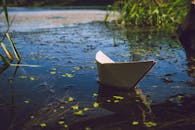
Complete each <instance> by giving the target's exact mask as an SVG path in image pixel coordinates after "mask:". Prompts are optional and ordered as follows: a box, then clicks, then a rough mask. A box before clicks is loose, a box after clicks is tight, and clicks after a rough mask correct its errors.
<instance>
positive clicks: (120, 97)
mask: <svg viewBox="0 0 195 130" xmlns="http://www.w3.org/2000/svg"><path fill="white" fill-rule="evenodd" d="M113 98H114V99H118V100H123V99H124V97H122V96H113Z"/></svg>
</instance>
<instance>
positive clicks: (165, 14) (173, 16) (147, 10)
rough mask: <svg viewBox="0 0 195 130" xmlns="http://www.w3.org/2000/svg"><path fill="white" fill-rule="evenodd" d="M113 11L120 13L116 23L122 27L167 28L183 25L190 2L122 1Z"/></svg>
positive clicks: (174, 0)
mask: <svg viewBox="0 0 195 130" xmlns="http://www.w3.org/2000/svg"><path fill="white" fill-rule="evenodd" d="M109 9H110V8H109ZM112 10H113V11H114V12H117V13H118V15H119V16H118V20H117V21H116V23H117V24H120V25H125V26H131V25H133V26H134V25H136V26H153V27H157V28H167V27H171V26H177V25H178V24H180V23H181V21H182V20H183V18H184V16H185V15H186V14H187V11H188V2H187V1H184V0H169V1H168V0H120V1H118V2H115V4H114V5H112ZM109 12H110V11H109ZM107 15H108V14H107ZM105 20H107V18H106V19H105Z"/></svg>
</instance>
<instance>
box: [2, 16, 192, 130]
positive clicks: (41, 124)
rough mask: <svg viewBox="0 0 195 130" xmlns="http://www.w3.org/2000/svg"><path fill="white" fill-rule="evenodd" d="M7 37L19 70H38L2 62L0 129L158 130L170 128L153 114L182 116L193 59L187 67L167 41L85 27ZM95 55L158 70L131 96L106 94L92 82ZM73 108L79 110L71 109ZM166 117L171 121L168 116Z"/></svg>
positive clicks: (170, 37)
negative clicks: (150, 64) (15, 51)
mask: <svg viewBox="0 0 195 130" xmlns="http://www.w3.org/2000/svg"><path fill="white" fill-rule="evenodd" d="M56 18H57V17H56ZM34 26H36V25H34ZM11 34H12V38H13V40H14V42H15V44H16V46H17V48H18V51H19V53H20V55H21V56H22V61H21V63H20V64H30V65H39V67H29V66H20V67H14V66H9V67H8V68H7V69H5V70H3V63H2V61H1V65H2V69H1V74H0V117H1V118H0V122H1V123H0V128H1V129H4V130H5V129H13V130H19V129H20V130H21V129H69V128H70V129H128V128H131V129H143V128H153V127H158V128H159V129H161V128H162V129H163V128H164V127H165V126H163V125H161V124H163V123H164V122H166V121H167V122H170V120H168V119H165V117H163V115H160V114H161V113H166V112H165V111H168V110H170V109H169V108H172V107H170V104H171V105H173V107H174V109H171V110H172V111H177V112H178V113H179V114H181V115H183V116H186V115H187V114H186V113H187V112H183V111H179V110H181V109H182V110H183V109H184V108H183V104H182V103H184V101H191V102H192V100H191V98H193V94H195V88H194V86H195V83H194V82H195V81H194V76H195V75H194V72H193V70H195V69H194V66H193V61H194V59H192V60H191V61H188V60H187V58H186V55H185V52H184V50H183V48H182V47H181V45H180V43H179V41H178V39H177V37H176V34H174V33H168V32H155V31H151V30H148V29H139V28H135V29H124V28H117V27H115V26H114V25H113V24H112V23H110V24H107V25H105V24H104V23H103V22H90V23H75V24H65V25H64V26H63V27H56V28H43V29H40V28H38V29H33V30H22V29H21V30H17V31H12V33H11ZM5 42H6V43H8V41H6V40H5ZM7 45H9V44H7ZM99 50H102V51H103V52H105V53H106V54H107V55H108V56H109V57H111V58H112V59H113V60H115V61H125V62H128V61H132V60H136V61H137V60H139V61H140V60H155V61H157V64H156V65H155V67H154V68H153V69H152V70H151V71H150V72H149V73H148V75H146V77H145V78H144V79H143V80H142V81H141V82H140V83H139V84H138V88H139V89H137V90H136V92H121V91H119V90H116V91H115V90H113V89H110V90H106V89H105V88H104V86H103V87H102V86H100V85H99V84H98V82H97V78H98V75H97V68H96V64H95V54H96V52H97V51H99ZM0 52H1V53H3V50H2V48H1V49H0ZM13 63H17V62H16V61H14V62H13ZM129 95H131V96H129ZM132 95H134V96H132ZM72 98H73V101H72ZM112 98H113V99H112ZM123 98H125V100H123ZM184 99H185V100H184ZM167 102H168V103H169V104H168V103H167ZM109 103H110V104H109ZM166 103H167V104H166ZM75 105H76V106H79V108H77V107H71V106H75ZM161 105H162V107H161ZM192 105H193V103H192ZM157 108H162V109H157ZM163 108H167V109H163ZM88 109H89V110H88ZM153 109H154V110H153ZM122 111H123V112H122ZM151 111H154V112H153V113H152V112H151ZM187 111H188V112H189V113H191V114H194V111H193V110H192V109H189V110H188V109H187ZM76 112H77V113H76ZM79 112H80V113H79ZM83 112H84V115H83ZM121 112H122V113H121ZM144 112H145V113H146V114H145V115H143V113H144ZM169 112H170V111H169ZM182 112H183V113H182ZM178 113H176V114H178ZM189 113H188V114H189ZM172 114H173V113H172ZM127 115H129V116H130V115H131V116H132V115H133V116H134V117H133V118H130V119H129V118H127V117H129V116H127ZM165 115H166V116H167V115H168V116H170V117H176V116H175V114H173V115H171V112H170V113H168V114H167V113H166V114H165ZM165 115H164V116H165ZM154 116H156V118H155V117H154ZM144 117H148V118H150V119H145V118H144ZM151 117H152V119H151ZM161 117H162V118H163V119H162V118H161ZM174 119H175V118H174ZM148 120H150V121H148ZM60 121H61V122H60ZM171 121H172V120H171ZM155 122H156V123H155ZM162 122H163V123H162ZM147 123H148V124H147ZM65 124H67V125H68V127H69V125H70V127H69V128H68V127H67V126H66V125H65ZM161 126H163V127H161ZM191 126H193V124H191V125H190V127H191ZM190 127H189V128H190ZM174 128H175V127H174Z"/></svg>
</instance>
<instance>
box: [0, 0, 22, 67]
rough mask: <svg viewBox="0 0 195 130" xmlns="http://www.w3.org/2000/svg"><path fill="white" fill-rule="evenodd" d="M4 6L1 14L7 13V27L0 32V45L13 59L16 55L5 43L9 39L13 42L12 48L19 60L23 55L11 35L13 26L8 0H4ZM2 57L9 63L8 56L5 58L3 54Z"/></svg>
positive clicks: (11, 59)
mask: <svg viewBox="0 0 195 130" xmlns="http://www.w3.org/2000/svg"><path fill="white" fill-rule="evenodd" d="M2 2H3V6H2V9H1V10H0V14H2V13H4V15H5V19H6V23H7V29H6V31H5V32H3V33H0V36H1V39H0V46H1V47H2V48H3V50H4V52H5V54H6V55H7V57H8V58H9V60H10V61H13V60H14V57H13V55H12V54H11V52H10V50H9V49H8V48H7V46H6V44H5V43H4V40H5V39H7V40H8V41H9V43H10V44H11V47H12V50H13V52H14V55H15V57H16V59H17V60H18V61H20V60H21V57H20V55H19V53H18V51H17V48H16V46H15V44H14V42H13V40H12V38H11V36H10V33H9V29H10V27H11V22H10V19H9V15H8V9H7V1H6V0H3V1H2ZM1 59H3V61H4V62H5V64H9V62H8V61H6V58H4V56H3V55H2V54H1Z"/></svg>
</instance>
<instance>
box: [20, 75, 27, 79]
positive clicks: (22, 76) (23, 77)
mask: <svg viewBox="0 0 195 130" xmlns="http://www.w3.org/2000/svg"><path fill="white" fill-rule="evenodd" d="M18 78H20V79H26V78H27V76H25V75H21V76H18Z"/></svg>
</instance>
